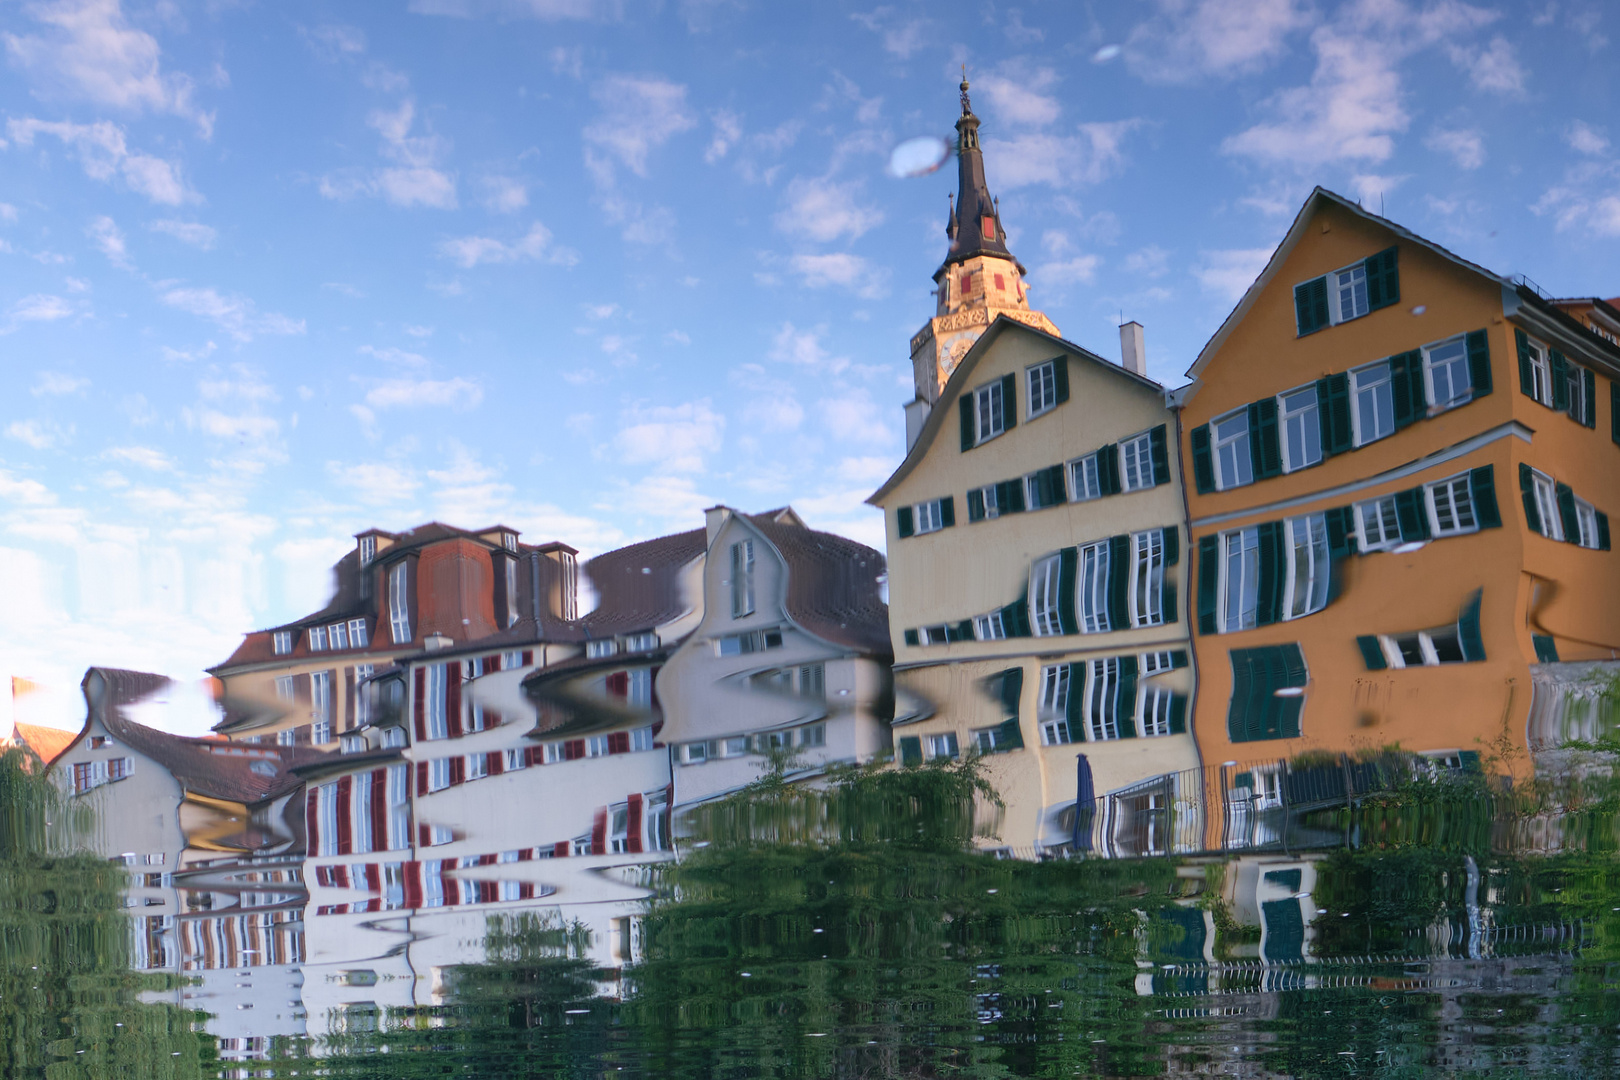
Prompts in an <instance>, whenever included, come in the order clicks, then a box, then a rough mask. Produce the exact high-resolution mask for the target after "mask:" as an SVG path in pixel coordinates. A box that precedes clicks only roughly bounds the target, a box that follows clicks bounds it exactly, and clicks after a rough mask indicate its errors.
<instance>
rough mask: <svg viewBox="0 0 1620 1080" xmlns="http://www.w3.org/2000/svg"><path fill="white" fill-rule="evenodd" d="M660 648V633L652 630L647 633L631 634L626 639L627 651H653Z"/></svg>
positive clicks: (625, 647)
mask: <svg viewBox="0 0 1620 1080" xmlns="http://www.w3.org/2000/svg"><path fill="white" fill-rule="evenodd" d="M656 648H658V635H657V634H655V633H652V632H651V631H649V632H647V633H645V634H631V635H630V636H629V637H627V638H625V639H624V651H625V652H651V651H652V650H653V649H656Z"/></svg>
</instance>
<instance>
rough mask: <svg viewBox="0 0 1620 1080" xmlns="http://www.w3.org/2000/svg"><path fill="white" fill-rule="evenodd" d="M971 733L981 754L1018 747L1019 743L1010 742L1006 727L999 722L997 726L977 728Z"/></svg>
mask: <svg viewBox="0 0 1620 1080" xmlns="http://www.w3.org/2000/svg"><path fill="white" fill-rule="evenodd" d="M970 734H971V735H972V738H973V748H974V749H975V750H977V751H978V752H979V753H981V754H994V753H998V752H1000V751H1002V750H1016V749H1018V745H1019V744H1016V743H1011V742H1009V740H1008V736H1007V729H1006V727H1004V726H1002V725H999V724H998V725H997V726H995V727H987V728H976V729H975V730H973V731H972V732H971V733H970Z"/></svg>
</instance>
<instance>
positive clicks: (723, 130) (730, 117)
mask: <svg viewBox="0 0 1620 1080" xmlns="http://www.w3.org/2000/svg"><path fill="white" fill-rule="evenodd" d="M709 119H710V120H711V121H712V122H713V123H714V137H713V138H711V139H710V140H709V148H708V149H707V150H705V151H703V160H704V161H706V162H708V163H709V164H710V165H713V164H714V163H715V162H717V161H719V160H720V159H721V158H723V157H725V156H726V155H727V154H728V153H730V152H731V148H732V147H733V146H735V145H736V144H737V140H738V139H740V138H742V117H740V116H738V115H737V114H736V113H734V112H732V111H731V110H730V109H719V110H717V111H715V112H714V113H712V114H711V115H710V117H709Z"/></svg>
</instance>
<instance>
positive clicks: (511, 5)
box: [406, 0, 619, 22]
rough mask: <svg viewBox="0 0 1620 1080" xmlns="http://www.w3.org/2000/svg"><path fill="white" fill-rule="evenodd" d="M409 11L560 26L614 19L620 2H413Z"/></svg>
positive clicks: (527, 0) (493, 0)
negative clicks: (566, 21)
mask: <svg viewBox="0 0 1620 1080" xmlns="http://www.w3.org/2000/svg"><path fill="white" fill-rule="evenodd" d="M406 8H407V10H409V11H411V12H412V13H414V14H417V15H447V16H450V17H452V18H457V19H472V18H477V17H479V16H493V17H495V18H529V19H540V20H542V21H545V22H558V21H561V20H564V19H592V18H597V17H602V18H607V17H611V16H612V15H614V14H615V13H616V12H617V11H618V10H619V5H618V3H617V0H410V3H409V4H407V5H406Z"/></svg>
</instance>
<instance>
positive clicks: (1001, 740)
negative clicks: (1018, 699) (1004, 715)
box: [996, 719, 1024, 753]
mask: <svg viewBox="0 0 1620 1080" xmlns="http://www.w3.org/2000/svg"><path fill="white" fill-rule="evenodd" d="M1023 747H1024V730H1023V728H1021V727H1019V726H1018V721H1017V720H1016V719H1014V720H1003V721H1002V722H1001V724H1000V726H999V727H997V728H996V752H997V753H1002V752H1003V751H1007V750H1022V749H1023Z"/></svg>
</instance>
